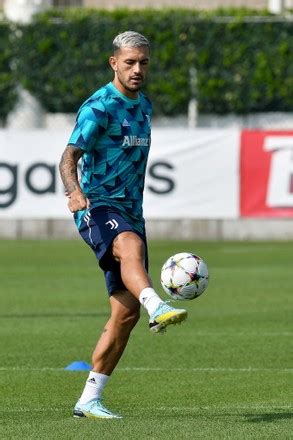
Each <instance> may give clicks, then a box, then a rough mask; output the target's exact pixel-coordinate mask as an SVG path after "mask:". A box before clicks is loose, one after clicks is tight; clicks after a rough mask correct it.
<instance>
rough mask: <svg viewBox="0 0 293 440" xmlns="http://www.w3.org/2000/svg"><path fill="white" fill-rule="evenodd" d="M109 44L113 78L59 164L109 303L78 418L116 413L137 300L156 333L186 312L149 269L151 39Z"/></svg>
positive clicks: (83, 114)
mask: <svg viewBox="0 0 293 440" xmlns="http://www.w3.org/2000/svg"><path fill="white" fill-rule="evenodd" d="M113 47H114V52H113V55H112V56H111V57H110V59H109V63H110V66H111V67H112V69H113V71H114V80H113V82H111V83H109V84H107V85H106V86H104V87H102V88H100V89H99V90H98V91H97V92H96V93H94V94H93V95H92V96H91V97H90V98H89V99H88V100H87V101H85V103H84V104H83V105H82V106H81V108H80V110H79V112H78V115H77V119H76V125H75V128H74V130H73V133H72V135H71V137H70V139H69V143H68V146H67V148H66V149H65V151H64V153H63V155H62V159H61V162H60V173H61V177H62V180H63V183H64V186H65V190H66V195H67V196H68V197H69V202H68V207H69V209H70V211H71V212H73V213H74V219H75V222H76V225H77V227H78V229H79V233H80V235H81V236H82V237H83V239H84V240H85V241H86V242H87V243H88V244H89V246H90V247H91V248H92V250H93V251H94V253H95V255H96V257H97V259H98V261H99V265H100V267H101V268H102V270H103V271H104V274H105V281H106V286H107V289H108V292H109V301H110V307H111V316H110V319H109V320H108V322H107V323H106V326H105V328H104V331H103V333H102V335H101V337H100V339H99V341H98V343H97V346H96V348H95V350H94V353H93V356H92V366H93V368H92V371H91V372H90V374H89V377H88V379H87V382H86V385H85V388H84V391H83V393H82V395H81V397H80V399H79V401H78V402H77V404H76V406H75V408H74V413H73V414H74V416H75V417H93V418H120V416H118V415H116V414H113V413H112V412H111V411H109V410H108V409H107V408H105V407H104V405H103V404H102V401H101V395H102V391H103V388H104V386H105V385H106V383H107V381H108V379H109V377H110V375H111V373H112V372H113V370H114V368H115V367H116V365H117V363H118V361H119V359H120V357H121V355H122V353H123V351H124V349H125V347H126V344H127V341H128V338H129V336H130V332H131V330H132V329H133V327H134V326H135V324H136V323H137V321H138V319H139V313H140V304H142V305H143V306H144V307H145V309H146V310H147V312H148V314H149V316H150V319H149V327H150V330H151V331H152V332H155V333H157V332H162V331H164V330H165V328H166V326H168V325H170V324H176V323H179V322H181V321H183V320H184V319H186V317H187V312H186V310H184V309H175V308H173V307H171V306H169V305H168V304H166V303H165V302H163V301H162V299H161V298H160V297H159V296H158V295H157V293H156V292H155V290H154V289H153V287H152V283H151V280H150V278H149V276H148V273H147V267H148V257H147V242H146V235H145V225H144V219H143V214H142V198H143V188H144V179H145V171H146V164H147V157H148V152H149V148H150V139H151V114H152V106H151V103H150V102H149V100H148V99H147V98H146V97H145V96H144V95H143V94H142V93H140V92H139V90H140V88H141V87H142V85H143V82H144V80H145V77H146V74H147V71H148V67H149V62H150V47H149V42H148V40H147V39H146V38H145V37H144V36H143V35H141V34H138V33H137V32H132V31H128V32H124V33H122V34H119V35H118V36H117V37H116V38H115V39H114V41H113ZM80 158H82V168H81V183H80V184H79V181H78V175H77V163H78V161H79V159H80Z"/></svg>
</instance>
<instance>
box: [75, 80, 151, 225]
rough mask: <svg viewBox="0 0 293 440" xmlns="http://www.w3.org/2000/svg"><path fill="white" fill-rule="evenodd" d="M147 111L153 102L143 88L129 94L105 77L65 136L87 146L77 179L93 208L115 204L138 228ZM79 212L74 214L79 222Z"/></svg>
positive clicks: (148, 126)
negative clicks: (101, 85)
mask: <svg viewBox="0 0 293 440" xmlns="http://www.w3.org/2000/svg"><path fill="white" fill-rule="evenodd" d="M151 116H152V105H151V102H150V101H149V100H148V99H147V98H146V97H145V96H144V95H143V94H142V93H139V96H138V98H137V99H130V98H128V97H126V96H125V95H123V94H122V93H120V92H119V90H117V88H116V87H115V86H114V85H113V84H112V83H108V84H107V85H106V86H104V87H102V88H100V89H99V90H97V91H96V92H95V93H94V94H93V95H92V96H91V97H90V98H89V99H87V100H86V101H85V102H84V104H83V105H82V106H81V107H80V109H79V111H78V114H77V118H76V125H75V127H74V130H73V132H72V135H71V137H70V139H69V142H68V144H69V145H73V146H76V147H78V148H80V149H82V150H84V152H85V153H84V154H83V156H82V164H81V182H80V184H81V189H82V191H83V193H84V194H85V195H86V197H87V198H88V199H89V200H90V204H91V208H96V207H99V206H103V207H107V208H109V209H113V210H116V211H117V210H118V211H119V212H120V214H121V215H122V216H124V217H125V218H126V219H127V221H130V222H131V223H132V224H133V225H134V226H136V228H137V229H138V230H139V231H140V232H142V231H143V228H144V220H143V211H142V202H143V190H144V181H145V171H146V165H147V159H148V154H149V149H150V144H151ZM83 215H84V211H80V212H78V213H77V214H76V215H75V220H76V223H77V226H79V224H80V219H81V217H82V216H83Z"/></svg>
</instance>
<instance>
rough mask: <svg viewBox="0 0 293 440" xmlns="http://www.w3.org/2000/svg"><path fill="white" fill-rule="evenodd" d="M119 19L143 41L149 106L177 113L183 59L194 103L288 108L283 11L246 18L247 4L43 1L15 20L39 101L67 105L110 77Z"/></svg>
mask: <svg viewBox="0 0 293 440" xmlns="http://www.w3.org/2000/svg"><path fill="white" fill-rule="evenodd" d="M227 14H229V17H227ZM127 29H132V30H136V31H138V32H141V33H143V34H145V35H146V36H147V37H148V38H149V39H150V41H151V45H152V61H151V71H150V76H149V81H148V83H147V84H146V86H145V92H146V94H147V95H148V96H149V97H150V98H151V99H152V100H153V103H154V108H155V114H156V115H172V116H174V115H179V114H186V112H187V106H188V102H189V99H190V96H191V86H190V69H191V68H196V71H197V84H196V97H197V99H198V105H199V111H200V112H202V113H205V112H208V113H218V114H225V113H230V112H234V113H240V114H246V113H250V112H260V111H262V112H267V111H292V110H293V72H292V68H293V51H292V50H290V49H291V48H292V47H293V34H292V29H293V26H292V21H289V20H286V18H285V17H283V18H282V19H280V18H279V19H275V18H274V17H270V16H269V15H268V14H267V13H265V12H263V13H262V17H261V19H258V22H256V18H255V12H254V11H247V10H230V11H217V12H213V13H209V14H202V13H199V12H197V11H192V10H184V9H181V10H166V9H162V10H151V9H147V10H140V11H133V10H125V9H119V10H114V11H102V10H89V9H84V8H83V9H67V10H62V11H60V10H54V9H52V10H50V11H49V12H46V13H43V14H40V15H37V16H35V18H34V21H33V22H32V23H31V24H29V25H26V26H21V27H20V28H19V30H18V33H17V35H18V37H17V38H16V42H15V45H16V48H17V60H18V72H19V76H20V79H21V82H22V84H23V85H24V87H25V88H27V89H28V90H29V91H30V92H31V93H32V94H33V95H35V96H36V97H37V98H38V99H39V100H40V102H41V103H42V105H43V106H44V107H45V108H46V109H47V110H48V111H50V112H75V111H76V110H77V108H78V107H79V105H80V104H81V102H82V101H83V100H84V99H85V98H86V97H87V96H88V95H89V94H91V93H92V92H93V91H94V90H96V89H97V88H98V87H100V86H101V85H103V84H105V83H106V82H108V81H109V80H111V79H112V72H111V70H110V68H109V67H108V58H109V55H110V54H111V43H112V40H113V38H114V36H115V35H116V34H117V33H119V32H122V31H124V30H127Z"/></svg>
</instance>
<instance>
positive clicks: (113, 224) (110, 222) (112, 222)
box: [105, 218, 118, 229]
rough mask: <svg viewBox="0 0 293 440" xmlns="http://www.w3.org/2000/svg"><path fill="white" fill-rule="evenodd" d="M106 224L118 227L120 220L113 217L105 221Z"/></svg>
mask: <svg viewBox="0 0 293 440" xmlns="http://www.w3.org/2000/svg"><path fill="white" fill-rule="evenodd" d="M105 225H110V229H117V228H118V222H117V221H116V220H115V219H114V218H112V219H111V220H109V221H108V222H106V223H105Z"/></svg>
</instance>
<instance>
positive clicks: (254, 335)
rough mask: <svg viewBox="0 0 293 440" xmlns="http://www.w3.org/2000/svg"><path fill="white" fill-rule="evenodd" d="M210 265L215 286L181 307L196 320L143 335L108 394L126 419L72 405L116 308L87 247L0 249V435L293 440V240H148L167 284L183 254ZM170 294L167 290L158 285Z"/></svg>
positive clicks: (139, 331)
mask: <svg viewBox="0 0 293 440" xmlns="http://www.w3.org/2000/svg"><path fill="white" fill-rule="evenodd" d="M182 251H191V252H195V253H198V254H199V255H201V256H202V257H204V259H205V260H206V261H207V263H208V266H209V270H210V277H211V278H210V285H209V287H208V289H207V291H206V293H204V294H203V295H202V296H201V297H200V298H198V299H196V300H193V301H190V302H185V303H182V302H180V303H178V302H177V305H179V306H180V307H181V306H182V305H184V306H186V308H187V309H188V312H189V318H188V320H187V321H186V323H184V324H183V325H181V326H176V327H174V328H172V327H171V328H168V330H167V334H166V335H164V336H160V335H152V334H150V332H149V330H148V325H147V321H148V318H147V315H146V313H145V312H143V313H142V318H141V320H140V322H139V324H138V325H137V327H136V328H135V330H134V332H133V334H132V337H131V340H130V343H129V345H128V347H127V349H126V352H125V354H124V356H123V358H122V360H121V362H120V363H119V366H118V368H117V370H116V371H115V373H114V374H113V376H112V378H111V380H110V382H109V384H108V386H107V388H106V390H105V393H104V401H105V404H106V405H107V406H108V407H109V408H110V409H112V410H113V411H116V412H118V413H120V414H122V415H123V416H124V418H123V419H122V420H112V421H110V420H106V421H102V420H101V421H96V420H88V419H86V420H76V419H73V418H72V415H71V414H72V408H73V406H74V404H75V402H76V400H77V398H78V397H79V395H80V393H81V391H82V388H83V386H84V382H85V379H86V377H87V373H86V372H69V371H65V370H64V368H65V367H66V366H67V365H68V364H70V363H71V362H73V361H76V360H84V361H86V362H90V354H91V351H92V349H93V347H94V345H95V342H96V339H97V338H98V335H99V333H100V331H101V330H102V328H103V325H104V322H105V320H106V319H107V317H108V314H109V308H108V303H107V294H106V292H105V288H104V282H103V275H102V272H101V271H100V270H98V269H97V265H96V262H95V258H94V255H93V254H91V252H90V250H89V249H88V248H87V247H86V245H84V244H83V243H82V241H63V242H57V241H56V242H55V241H48V242H41V241H21V242H13V241H1V242H0V273H1V287H0V289H1V290H0V317H1V327H0V331H1V338H0V349H1V350H0V356H1V361H0V378H1V380H0V387H1V411H0V417H1V418H2V423H1V425H0V438H1V439H19V438H23V439H125V440H126V439H127V440H129V439H139V440H143V439H163V440H164V439H166V440H167V439H168V440H173V439H174V440H177V439H209V440H214V439H233V440H234V439H253V440H255V439H293V420H292V419H293V406H292V402H293V399H292V397H293V395H292V388H293V387H292V385H293V367H292V360H293V355H292V353H293V350H292V348H293V347H292V336H293V325H292V324H293V313H292V312H293V307H292V306H293V300H292V295H293V266H292V261H293V243H268V242H266V243H222V242H220V243H195V242H187V241H186V242H163V241H162V242H158V241H156V242H155V241H153V242H150V257H151V275H152V278H153V280H154V282H155V285H156V287H157V288H158V289H160V286H159V272H160V267H161V265H162V264H163V262H164V261H165V260H166V259H167V257H169V256H170V255H172V254H174V253H176V252H182ZM160 291H161V289H160Z"/></svg>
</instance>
